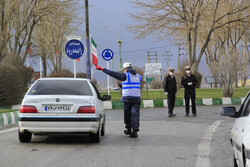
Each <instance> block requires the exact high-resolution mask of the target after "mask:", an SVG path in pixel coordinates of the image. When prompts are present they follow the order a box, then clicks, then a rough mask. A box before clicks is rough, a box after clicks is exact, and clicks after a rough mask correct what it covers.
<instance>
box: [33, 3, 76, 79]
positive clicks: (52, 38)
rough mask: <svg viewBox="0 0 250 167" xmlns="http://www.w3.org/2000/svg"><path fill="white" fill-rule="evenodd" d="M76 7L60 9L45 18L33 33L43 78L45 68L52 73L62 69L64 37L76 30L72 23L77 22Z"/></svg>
mask: <svg viewBox="0 0 250 167" xmlns="http://www.w3.org/2000/svg"><path fill="white" fill-rule="evenodd" d="M75 8H76V6H75V5H73V4H72V6H70V7H69V6H67V7H62V8H60V9H58V10H56V12H55V13H54V14H52V15H47V16H45V17H44V18H43V19H42V20H41V21H40V22H39V23H38V25H37V27H36V28H35V31H34V38H33V41H34V48H35V49H36V51H35V55H41V56H42V61H43V71H44V76H47V74H46V71H47V67H49V70H50V71H51V72H52V73H54V72H58V71H60V70H61V69H62V54H63V53H62V47H63V44H64V42H65V39H66V36H67V35H69V34H71V33H72V32H73V31H75V30H76V27H75V26H73V25H74V21H75V20H78V18H77V17H76V13H75V12H72V11H77V10H76V9H75Z"/></svg>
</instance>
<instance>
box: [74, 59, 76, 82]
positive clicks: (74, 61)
mask: <svg viewBox="0 0 250 167" xmlns="http://www.w3.org/2000/svg"><path fill="white" fill-rule="evenodd" d="M74 78H76V59H74Z"/></svg>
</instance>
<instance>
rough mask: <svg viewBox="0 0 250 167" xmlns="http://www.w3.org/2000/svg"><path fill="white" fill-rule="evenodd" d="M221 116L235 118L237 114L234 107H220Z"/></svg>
mask: <svg viewBox="0 0 250 167" xmlns="http://www.w3.org/2000/svg"><path fill="white" fill-rule="evenodd" d="M220 114H221V115H222V116H230V117H237V112H236V109H235V107H222V108H221V110H220Z"/></svg>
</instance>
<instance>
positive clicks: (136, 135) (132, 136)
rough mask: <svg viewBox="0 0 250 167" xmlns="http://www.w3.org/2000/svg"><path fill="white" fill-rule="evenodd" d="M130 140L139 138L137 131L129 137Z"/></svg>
mask: <svg viewBox="0 0 250 167" xmlns="http://www.w3.org/2000/svg"><path fill="white" fill-rule="evenodd" d="M129 137H130V138H137V137H138V134H137V131H133V132H132V133H131V134H130V135H129Z"/></svg>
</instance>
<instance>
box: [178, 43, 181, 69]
mask: <svg viewBox="0 0 250 167" xmlns="http://www.w3.org/2000/svg"><path fill="white" fill-rule="evenodd" d="M180 50H181V49H180V42H179V43H178V71H179V72H180V71H181V69H180V68H181V62H180V61H181V58H180V57H181V54H180Z"/></svg>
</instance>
